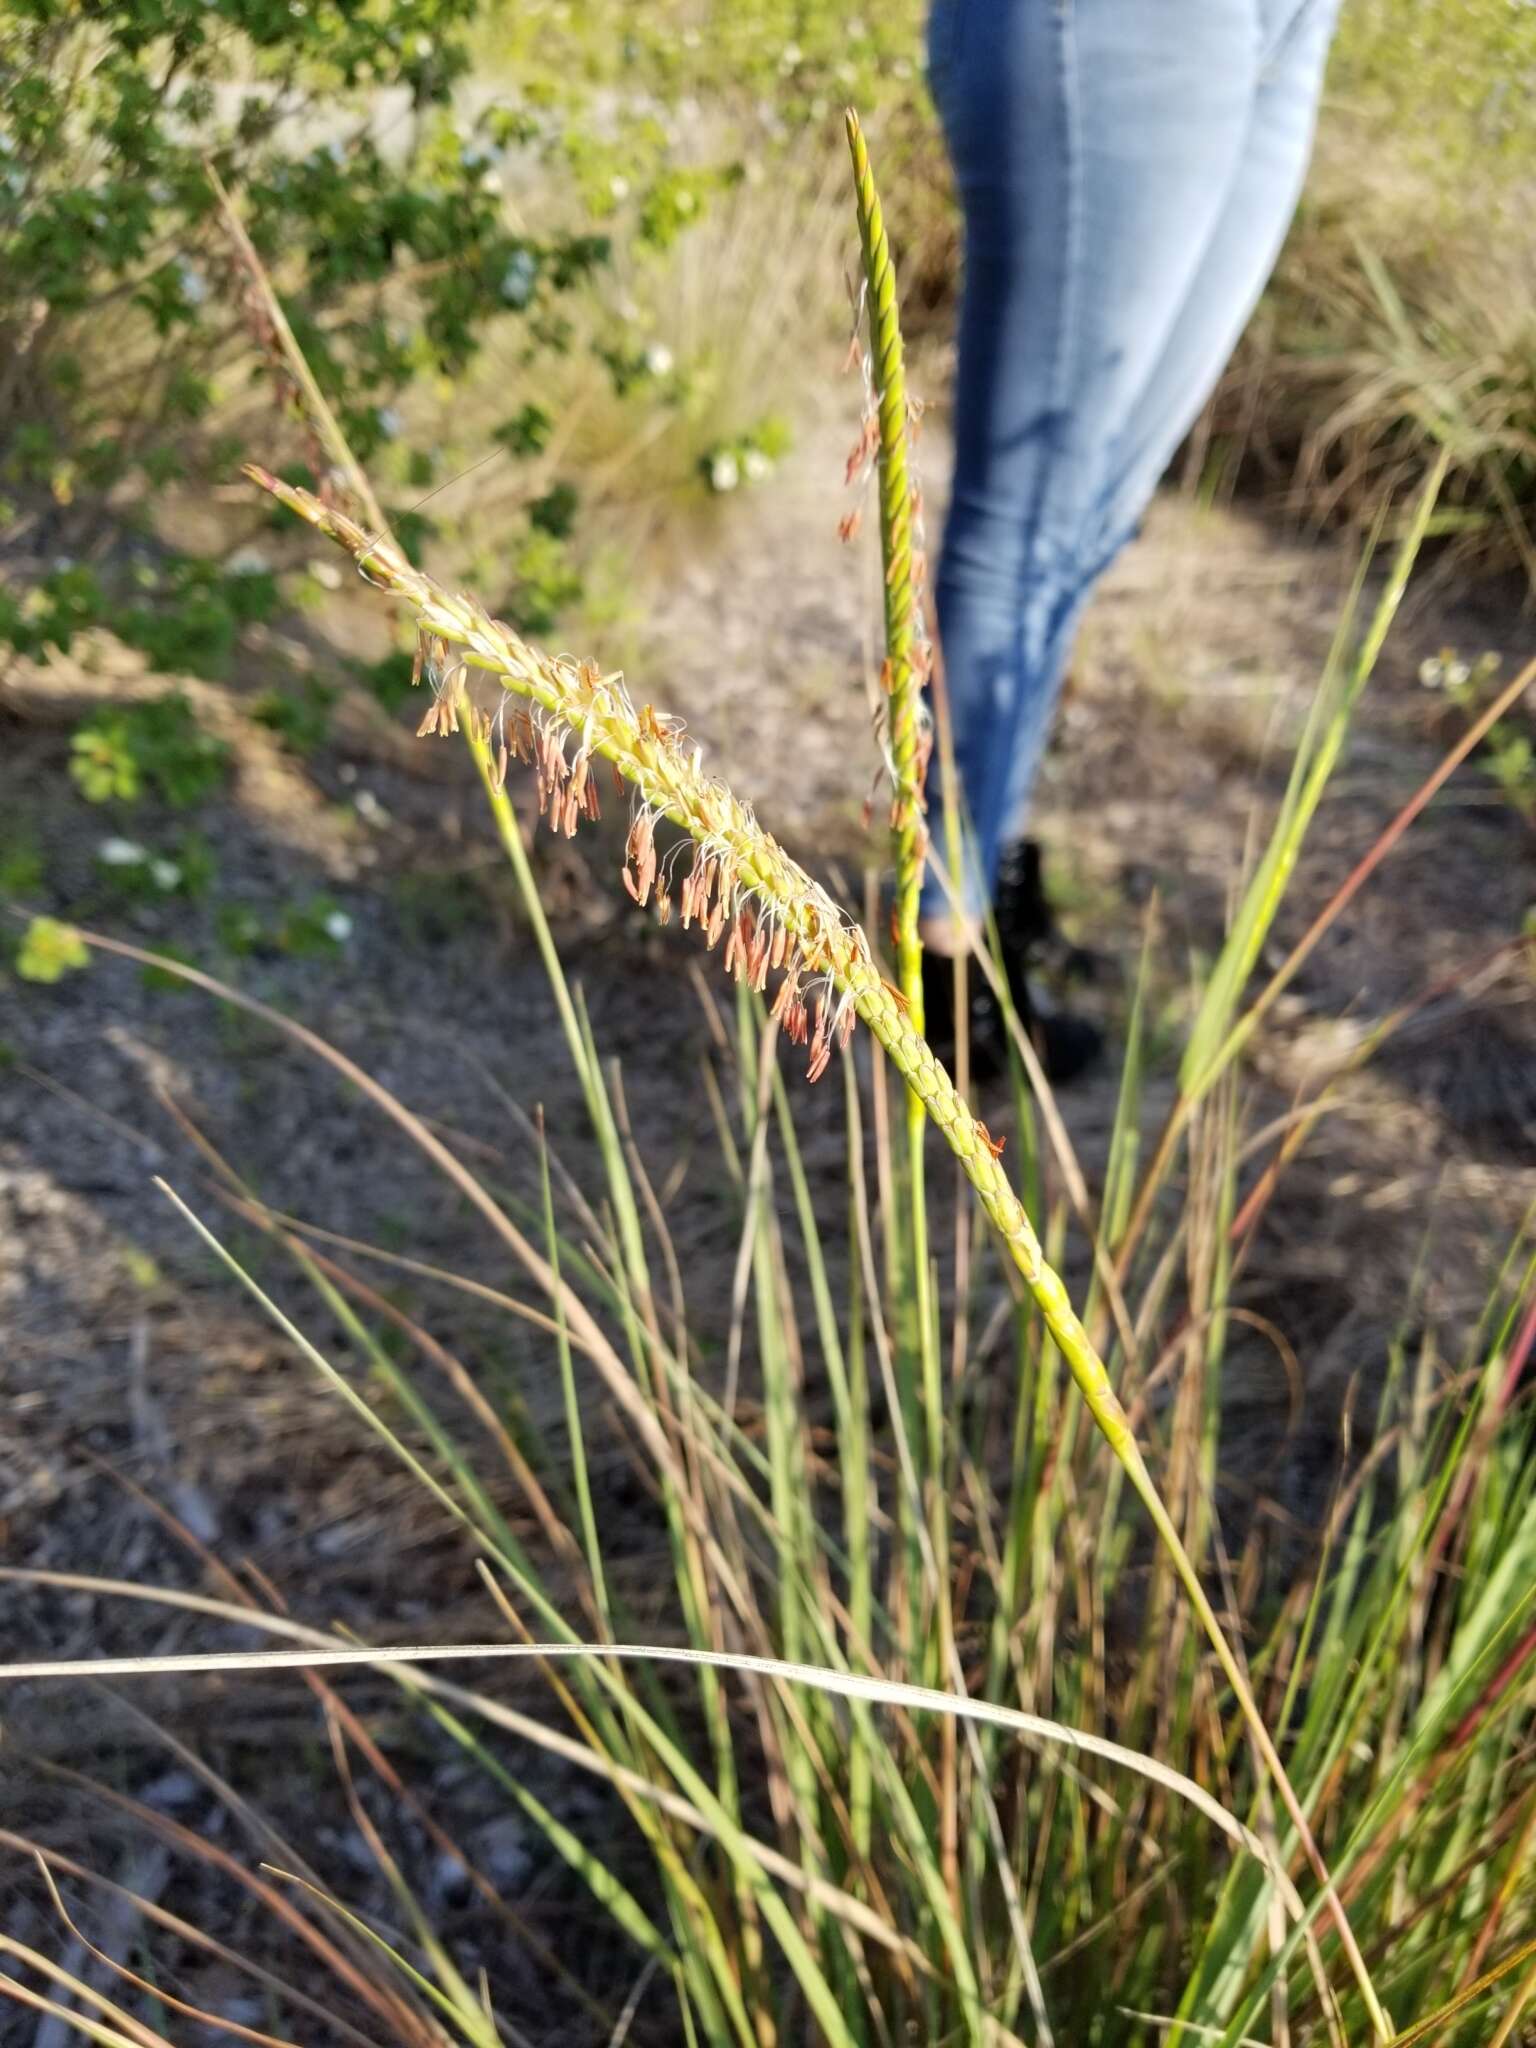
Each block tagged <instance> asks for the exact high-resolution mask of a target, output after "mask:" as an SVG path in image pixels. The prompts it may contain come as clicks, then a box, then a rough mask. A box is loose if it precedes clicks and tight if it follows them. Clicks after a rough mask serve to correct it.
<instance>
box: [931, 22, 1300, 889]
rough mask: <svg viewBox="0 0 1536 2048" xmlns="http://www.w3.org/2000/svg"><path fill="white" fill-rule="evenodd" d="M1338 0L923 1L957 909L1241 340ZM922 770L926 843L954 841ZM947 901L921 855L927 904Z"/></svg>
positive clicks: (1283, 215)
mask: <svg viewBox="0 0 1536 2048" xmlns="http://www.w3.org/2000/svg"><path fill="white" fill-rule="evenodd" d="M1334 8H1335V0H935V4H934V5H933V8H932V11H931V13H930V16H929V23H928V55H929V73H930V79H931V84H932V89H933V95H934V99H935V101H936V103H937V105H938V108H939V113H940V117H941V119H942V121H943V124H944V130H945V134H946V137H947V139H948V143H949V150H950V155H951V157H952V159H953V161H954V167H955V175H956V181H957V183H958V186H959V191H960V200H961V206H962V209H963V212H964V216H965V285H964V295H963V301H962V306H961V313H960V346H959V369H958V376H957V386H956V395H955V476H954V491H953V496H952V499H951V503H950V511H949V518H948V523H947V526H946V530H945V535H944V548H943V557H942V561H941V565H940V569H939V576H938V582H937V590H936V598H937V608H938V618H939V637H940V641H941V644H942V648H943V654H944V669H945V678H946V685H947V689H948V693H949V704H950V713H951V717H952V720H953V726H954V739H955V753H956V761H957V766H958V769H959V774H960V783H961V788H962V790H963V792H964V796H965V801H966V806H967V808H968V810H969V813H970V819H971V823H972V825H973V826H974V830H975V837H976V862H977V871H976V872H974V873H971V874H969V875H968V876H967V879H966V885H965V895H966V898H967V902H968V907H969V908H971V909H972V910H973V911H978V910H979V909H980V907H981V905H982V904H983V903H984V902H986V901H987V900H989V899H990V897H991V894H992V890H993V888H994V886H995V883H996V879H997V869H998V861H999V856H1000V855H1001V853H1002V850H1003V848H1004V847H1005V845H1006V844H1007V842H1008V840H1009V839H1010V838H1011V837H1013V836H1015V835H1017V833H1018V832H1019V831H1020V830H1021V828H1022V824H1023V815H1024V810H1025V807H1026V804H1027V802H1028V798H1029V792H1030V786H1031V784H1032V782H1033V780H1034V776H1035V771H1036V768H1037V766H1038V764H1039V760H1040V756H1041V753H1042V751H1043V748H1044V745H1045V741H1046V736H1047V732H1048V730H1049V726H1050V721H1051V714H1052V711H1053V710H1054V708H1055V703H1056V697H1057V692H1058V690H1059V687H1060V682H1061V676H1062V671H1063V669H1064V667H1065V665H1066V662H1067V658H1068V656H1069V654H1070V652H1071V644H1072V639H1073V635H1074V632H1075V629H1076V627H1077V623H1078V620H1079V617H1080V616H1081V613H1082V609H1083V606H1084V603H1085V601H1086V599H1087V597H1088V594H1089V592H1090V591H1091V589H1092V587H1093V585H1094V583H1095V581H1096V580H1097V579H1098V577H1099V576H1100V575H1102V573H1103V572H1104V570H1105V569H1106V568H1108V566H1109V564H1110V563H1111V562H1112V561H1113V559H1114V557H1115V556H1116V554H1117V553H1118V552H1119V550H1120V549H1121V548H1122V547H1123V546H1124V544H1125V542H1126V541H1127V540H1128V539H1129V538H1130V537H1131V535H1132V533H1133V532H1134V530H1135V528H1136V527H1137V525H1138V524H1139V523H1140V520H1141V517H1142V514H1143V512H1144V511H1145V509H1146V506H1147V501H1148V500H1149V499H1150V497H1151V496H1152V493H1153V491H1154V489H1155V488H1156V485H1157V481H1158V479H1159V477H1160V476H1161V475H1162V473H1163V470H1164V469H1165V468H1166V467H1167V465H1168V463H1169V461H1170V459H1171V458H1172V456H1173V454H1174V451H1175V450H1176V448H1177V447H1178V444H1179V442H1180V441H1181V440H1182V439H1183V437H1184V435H1185V434H1186V433H1187V432H1188V431H1189V428H1190V427H1191V425H1192V424H1193V422H1194V420H1195V419H1196V417H1197V415H1198V414H1199V411H1200V408H1201V407H1202V405H1203V404H1204V403H1205V400H1206V398H1207V397H1208V396H1209V394H1210V392H1211V390H1212V388H1213V387H1214V385H1215V383H1216V380H1217V378H1218V377H1219V376H1220V374H1221V370H1222V368H1223V366H1224V364H1225V363H1226V361H1227V358H1228V356H1229V355H1230V354H1231V352H1232V350H1233V348H1234V347H1235V345H1236V343H1237V340H1238V337H1239V335H1240V334H1241V332H1242V329H1243V327H1244V324H1245V323H1246V321H1247V319H1248V316H1249V314H1250V313H1251V312H1252V310H1253V307H1254V305H1255V303H1256V302H1257V300H1258V297H1259V294H1260V293H1261V291H1262V290H1263V288H1264V284H1265V282H1266V280H1267V278H1268V277H1269V274H1270V271H1271V270H1272V268H1273V267H1274V263H1275V259H1276V257H1277V256H1278V254H1279V252H1280V245H1281V242H1282V241H1283V239H1284V236H1285V232H1286V229H1287V227H1288V226H1289V224H1290V219H1291V215H1292V213H1293V211H1294V209H1295V205H1296V200H1297V197H1298V194H1299V192H1300V189H1301V183H1302V178H1303V176H1304V174H1305V170H1306V164H1307V159H1308V156H1309V154H1310V151H1311V143H1312V131H1313V124H1314V118H1315V114H1316V107H1317V100H1318V94H1319V90H1320V87H1321V81H1322V75H1323V67H1324V63H1325V60H1326V57H1327V52H1328V43H1329V39H1330V36H1331V33H1332V28H1333V18H1334ZM938 794H939V792H938V774H937V771H935V773H934V776H933V799H934V802H933V811H934V815H933V817H932V818H931V820H930V824H931V828H932V835H933V845H934V849H935V851H936V853H937V854H938V855H939V856H940V857H941V858H942V857H943V856H944V853H945V839H944V827H943V820H942V818H941V817H940V816H939V815H938V809H939V806H938ZM946 903H947V898H946V897H945V894H944V891H943V889H942V888H941V886H940V885H939V884H938V882H937V881H936V879H935V877H934V876H933V875H932V874H931V873H930V875H929V876H928V878H927V884H926V887H925V891H924V909H925V910H927V911H931V912H942V911H943V910H944V908H945V907H946Z"/></svg>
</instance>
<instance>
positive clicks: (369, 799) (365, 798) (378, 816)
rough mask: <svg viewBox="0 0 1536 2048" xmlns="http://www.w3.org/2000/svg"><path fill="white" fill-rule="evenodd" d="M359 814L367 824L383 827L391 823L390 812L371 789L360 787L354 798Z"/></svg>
mask: <svg viewBox="0 0 1536 2048" xmlns="http://www.w3.org/2000/svg"><path fill="white" fill-rule="evenodd" d="M352 802H353V805H354V807H355V808H356V811H357V815H358V816H359V817H360V818H361V819H362V821H363V823H364V824H365V825H374V826H378V827H380V828H382V827H383V826H385V825H387V824H388V823H389V813H388V811H386V810H385V808H384V806H383V805H382V804H381V803H380V802H379V800H378V798H377V797H376V796H375V795H374V793H373V791H372V790H371V789H360V790H359V791H358V792H357V795H356V796H355V797H353V799H352Z"/></svg>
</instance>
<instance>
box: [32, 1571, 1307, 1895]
mask: <svg viewBox="0 0 1536 2048" xmlns="http://www.w3.org/2000/svg"><path fill="white" fill-rule="evenodd" d="M0 1580H8V1581H11V1582H13V1583H14V1582H21V1583H28V1582H40V1583H63V1582H66V1581H67V1582H69V1583H71V1584H75V1585H89V1586H90V1587H91V1588H92V1589H93V1590H95V1591H99V1592H125V1591H127V1592H131V1593H132V1595H133V1597H135V1598H145V1599H148V1598H168V1597H170V1596H169V1595H168V1594H166V1593H165V1592H163V1591H160V1590H158V1589H149V1588H127V1587H124V1586H120V1585H119V1584H118V1583H117V1582H115V1581H112V1580H104V1579H92V1578H85V1577H83V1576H82V1575H81V1574H78V1573H65V1574H60V1573H42V1572H32V1571H26V1570H23V1569H22V1568H20V1567H15V1566H0ZM176 1604H178V1605H179V1604H187V1605H195V1606H197V1607H199V1608H200V1609H202V1610H203V1611H210V1610H211V1611H213V1612H215V1613H222V1614H225V1615H227V1616H229V1617H230V1618H238V1619H239V1620H240V1621H241V1622H242V1623H243V1624H245V1625H248V1626H250V1625H260V1626H263V1627H267V1628H273V1629H274V1632H276V1633H280V1634H287V1633H290V1632H292V1631H293V1630H294V1628H295V1627H296V1625H292V1624H290V1625H287V1626H284V1627H281V1628H276V1627H275V1621H274V1618H273V1617H258V1616H256V1615H253V1614H251V1613H249V1612H246V1611H244V1610H242V1609H238V1608H226V1607H225V1606H224V1603H222V1602H219V1601H209V1600H196V1601H194V1600H193V1599H192V1598H191V1597H190V1596H181V1597H179V1598H178V1599H177V1602H176ZM302 1633H304V1634H305V1635H306V1636H308V1635H313V1634H314V1632H313V1631H309V1630H305V1631H302ZM322 1640H324V1641H325V1642H327V1644H329V1642H330V1639H329V1638H324V1639H322ZM560 1657H567V1658H569V1657H594V1658H606V1659H608V1660H610V1661H615V1662H623V1661H624V1660H626V1659H627V1660H629V1661H631V1662H641V1661H644V1662H648V1663H654V1664H687V1665H694V1666H698V1665H708V1666H711V1667H712V1668H714V1669H715V1670H718V1671H729V1672H735V1673H737V1674H738V1675H741V1674H750V1675H752V1676H754V1677H760V1678H773V1679H780V1680H783V1681H784V1682H786V1683H788V1684H791V1685H802V1686H808V1687H811V1688H812V1689H813V1690H816V1691H819V1692H825V1693H831V1694H832V1695H833V1696H834V1697H836V1698H839V1699H848V1700H860V1701H863V1702H865V1703H867V1704H868V1705H871V1706H891V1707H900V1708H902V1709H903V1710H905V1711H906V1712H909V1713H913V1712H921V1713H932V1714H944V1715H948V1716H950V1717H952V1718H955V1719H958V1720H967V1721H974V1722H980V1723H983V1724H985V1725H987V1726H989V1727H994V1728H1003V1729H1007V1730H1008V1731H1010V1732H1011V1733H1013V1734H1016V1735H1023V1736H1027V1737H1029V1738H1031V1739H1033V1740H1035V1741H1038V1742H1044V1743H1047V1744H1049V1745H1051V1746H1053V1747H1059V1748H1063V1749H1067V1750H1071V1751H1073V1752H1075V1753H1077V1754H1079V1755H1083V1756H1093V1757H1098V1758H1100V1759H1101V1760H1102V1761H1104V1762H1107V1763H1111V1764H1114V1765H1116V1766H1117V1767H1119V1768H1121V1769H1124V1770H1129V1771H1134V1772H1136V1773H1137V1774H1138V1775H1139V1776H1141V1777H1144V1778H1147V1779H1149V1780H1150V1781H1151V1782H1152V1783H1153V1784H1156V1785H1158V1786H1160V1787H1161V1788H1162V1789H1163V1790H1164V1791H1167V1792H1172V1793H1174V1794H1176V1795H1177V1796H1178V1797H1179V1798H1181V1799H1184V1800H1186V1801H1187V1802H1188V1803H1189V1804H1190V1805H1191V1806H1193V1807H1194V1808H1195V1809H1196V1811H1197V1812H1199V1813H1200V1814H1202V1815H1203V1816H1204V1817H1205V1818H1206V1819H1207V1820H1209V1821H1210V1822H1211V1823H1212V1825H1213V1826H1214V1827H1217V1828H1219V1829H1220V1831H1221V1832H1222V1833H1223V1834H1224V1835H1225V1836H1226V1837H1227V1838H1228V1840H1229V1841H1232V1842H1234V1843H1237V1844H1240V1845H1241V1847H1243V1848H1244V1849H1246V1850H1247V1851H1248V1853H1249V1854H1250V1855H1251V1856H1253V1857H1254V1858H1255V1859H1256V1860H1257V1861H1258V1862H1260V1863H1261V1864H1263V1865H1264V1867H1265V1868H1266V1869H1267V1870H1268V1871H1269V1873H1270V1875H1271V1876H1272V1877H1273V1878H1274V1879H1275V1880H1276V1882H1277V1883H1278V1884H1279V1885H1280V1887H1281V1889H1282V1892H1283V1893H1284V1896H1285V1900H1286V1904H1287V1907H1288V1908H1289V1909H1290V1911H1291V1912H1292V1913H1293V1914H1297V1915H1299V1914H1300V1912H1301V1910H1302V1909H1301V1902H1300V1900H1299V1898H1298V1897H1297V1894H1296V1891H1295V1888H1294V1886H1293V1885H1292V1884H1291V1882H1290V1880H1289V1878H1288V1877H1287V1876H1286V1875H1285V1873H1284V1871H1283V1869H1282V1868H1281V1867H1280V1866H1278V1865H1277V1863H1276V1861H1275V1858H1274V1857H1273V1855H1272V1854H1271V1852H1270V1851H1269V1850H1268V1849H1267V1848H1266V1846H1265V1844H1264V1843H1263V1841H1262V1840H1261V1839H1260V1838H1259V1836H1258V1835H1256V1834H1255V1833H1254V1832H1253V1830H1252V1829H1251V1828H1248V1827H1246V1826H1245V1825H1244V1824H1243V1822H1242V1821H1240V1820H1238V1819H1237V1817H1236V1816H1235V1815H1234V1814H1232V1813H1230V1812H1229V1811H1228V1810H1227V1808H1226V1807H1224V1806H1223V1805H1222V1804H1221V1802H1220V1801H1219V1800H1218V1799H1215V1798H1213V1797H1212V1795H1211V1794H1210V1793H1209V1792H1207V1791H1206V1790H1205V1788H1204V1787H1203V1786H1202V1785H1197V1784H1196V1783H1195V1781H1194V1780H1193V1779H1192V1778H1187V1777H1185V1776H1184V1774H1183V1773H1182V1772H1180V1771H1175V1770H1173V1769H1172V1768H1171V1767H1170V1766H1169V1765H1167V1764H1164V1763H1160V1762H1159V1761H1158V1760H1157V1759H1156V1758H1155V1757H1149V1756H1144V1755H1142V1754H1141V1753H1140V1752H1139V1751H1136V1750H1131V1749H1126V1748H1124V1747H1123V1746H1122V1745H1121V1744H1120V1743H1117V1742H1111V1741H1110V1740H1109V1739H1108V1737H1107V1736H1102V1735H1093V1734H1088V1733H1085V1732H1083V1731H1081V1730H1078V1729H1075V1728H1068V1727H1066V1726H1065V1725H1064V1724H1063V1723H1061V1722H1059V1721H1052V1720H1049V1719H1048V1718H1047V1717H1045V1716H1044V1715H1041V1714H1028V1713H1025V1712H1023V1711H1022V1710H1021V1709H1020V1708H1017V1707H1005V1706H1000V1705H998V1704H996V1703H995V1702H994V1701H991V1700H974V1699H968V1698H962V1697H961V1696H960V1695H958V1694H956V1693H948V1692H940V1691H939V1690H937V1688H935V1687H932V1686H921V1685H905V1684H899V1683H897V1682H896V1681H894V1680H890V1679H880V1678H867V1677H865V1676H863V1675H862V1674H861V1673H859V1672H853V1671H831V1670H826V1669H823V1668H822V1667H820V1666H818V1665H812V1664H795V1663H791V1662H790V1661H789V1660H788V1659H786V1658H782V1657H752V1656H747V1655H745V1654H737V1653H734V1652H731V1651H720V1650H696V1649H691V1648H688V1647H686V1646H684V1645H681V1644H665V1643H612V1644H608V1643H462V1644H455V1643H405V1644H399V1645H395V1646H391V1647H389V1648H385V1649H355V1648H351V1647H347V1648H339V1647H325V1648H320V1647H318V1646H317V1647H314V1648H310V1649H304V1650H257V1651H240V1650H206V1651H197V1650H189V1651H182V1652H177V1653H174V1654H171V1655H167V1656H150V1657H104V1658H68V1657H65V1658H37V1659H31V1660H28V1661H25V1662H16V1663H8V1664H0V1681H4V1680H15V1681H19V1680H22V1679H28V1680H37V1679H54V1678H100V1679H108V1678H135V1677H152V1676H154V1675H156V1674H158V1673H165V1672H188V1673H191V1672H204V1671H266V1670H289V1671H299V1670H306V1669H331V1668H337V1667H341V1666H346V1665H361V1666H370V1667H372V1668H374V1669H388V1668H389V1667H391V1666H395V1665H403V1664H430V1663H438V1662H443V1663H446V1662H450V1661H452V1660H453V1659H455V1658H464V1659H467V1660H470V1661H484V1660H506V1659H511V1660H514V1661H515V1660H520V1659H521V1660H532V1659H540V1660H542V1659H553V1658H560Z"/></svg>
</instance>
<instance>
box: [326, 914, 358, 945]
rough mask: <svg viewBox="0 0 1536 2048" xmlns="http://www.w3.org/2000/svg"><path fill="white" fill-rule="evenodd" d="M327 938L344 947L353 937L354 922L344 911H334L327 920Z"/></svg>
mask: <svg viewBox="0 0 1536 2048" xmlns="http://www.w3.org/2000/svg"><path fill="white" fill-rule="evenodd" d="M325 936H326V937H327V938H328V939H334V940H335V941H336V944H337V945H338V946H344V945H345V944H346V943H347V940H348V939H350V938H351V936H352V920H351V918H350V917H348V915H347V913H346V912H345V911H344V910H333V911H331V912H329V913H328V915H327V917H326V920H325Z"/></svg>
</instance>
